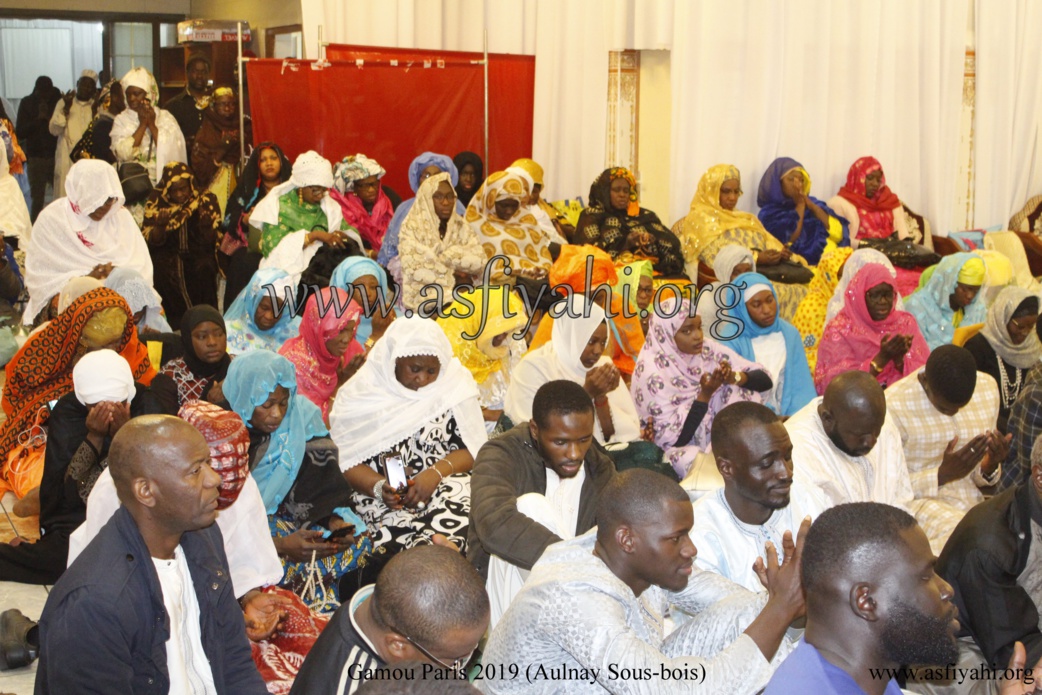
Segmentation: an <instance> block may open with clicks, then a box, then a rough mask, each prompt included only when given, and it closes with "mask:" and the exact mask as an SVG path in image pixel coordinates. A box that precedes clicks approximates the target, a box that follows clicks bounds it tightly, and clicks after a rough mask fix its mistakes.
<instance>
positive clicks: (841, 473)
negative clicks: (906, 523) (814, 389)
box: [785, 396, 914, 512]
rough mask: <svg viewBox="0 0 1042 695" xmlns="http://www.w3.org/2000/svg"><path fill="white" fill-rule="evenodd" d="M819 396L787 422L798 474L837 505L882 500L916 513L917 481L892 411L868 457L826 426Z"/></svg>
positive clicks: (803, 481) (797, 476)
mask: <svg viewBox="0 0 1042 695" xmlns="http://www.w3.org/2000/svg"><path fill="white" fill-rule="evenodd" d="M821 400H822V399H821V397H820V396H819V397H818V398H815V399H814V400H812V401H811V402H810V403H808V404H807V405H805V406H804V407H803V408H801V409H800V410H799V411H798V412H797V413H796V414H795V415H793V416H792V417H791V418H789V419H788V420H787V421H786V422H785V429H786V430H788V431H789V438H790V439H791V440H792V447H793V449H792V463H793V477H794V479H795V480H797V481H799V482H802V483H807V484H812V485H817V486H818V487H819V488H821V490H822V492H824V493H825V495H826V496H827V497H828V498H829V502H831V503H832V504H833V505H836V504H844V503H846V502H881V503H883V504H890V505H893V506H895V507H900V508H902V509H904V510H906V511H909V512H911V511H912V500H913V497H914V495H913V493H912V482H911V479H910V478H909V475H908V466H907V465H906V464H905V454H904V450H903V449H902V448H901V434H900V433H899V432H898V431H897V427H896V426H895V425H894V423H893V421H892V419H891V418H890V416H889V415H887V417H886V420H885V421H884V422H883V428H882V430H880V433H879V439H877V440H876V445H875V446H874V447H873V448H872V451H870V452H868V454H867V455H865V456H848V455H847V454H845V453H843V452H842V451H840V450H839V449H837V448H836V445H835V444H833V443H832V440H831V439H829V437H828V435H827V434H825V430H824V429H823V427H822V425H821V417H820V416H819V415H818V406H819V405H820V404H821Z"/></svg>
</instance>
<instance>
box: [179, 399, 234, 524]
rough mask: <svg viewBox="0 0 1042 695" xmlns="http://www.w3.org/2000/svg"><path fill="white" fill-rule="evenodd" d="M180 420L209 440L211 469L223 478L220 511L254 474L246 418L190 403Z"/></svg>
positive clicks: (204, 404) (183, 407)
mask: <svg viewBox="0 0 1042 695" xmlns="http://www.w3.org/2000/svg"><path fill="white" fill-rule="evenodd" d="M177 415H178V417H180V418H181V419H182V420H184V421H185V422H187V423H188V424H189V425H191V426H192V427H194V428H196V429H197V430H199V433H200V434H202V435H203V437H204V438H205V439H206V443H207V445H209V447H210V467H211V468H213V470H214V472H216V473H217V474H218V475H220V476H221V486H220V488H219V496H218V498H217V508H218V509H227V508H228V507H230V506H232V504H234V503H235V500H236V499H238V497H239V492H241V491H242V486H243V485H245V484H246V476H248V475H249V474H250V433H249V431H248V430H247V429H246V425H245V423H243V421H242V418H241V417H239V416H238V415H237V414H236V413H234V412H232V411H230V410H225V409H224V408H221V407H220V406H216V405H214V404H212V403H207V402H206V401H188V402H187V403H185V404H184V405H183V406H181V410H180V412H178V414H177Z"/></svg>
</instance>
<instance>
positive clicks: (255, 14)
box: [187, 0, 302, 57]
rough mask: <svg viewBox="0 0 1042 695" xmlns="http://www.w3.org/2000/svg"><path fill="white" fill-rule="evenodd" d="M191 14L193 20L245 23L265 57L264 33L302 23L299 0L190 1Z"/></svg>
mask: <svg viewBox="0 0 1042 695" xmlns="http://www.w3.org/2000/svg"><path fill="white" fill-rule="evenodd" d="M187 4H190V5H191V9H190V10H189V12H188V14H189V16H190V17H191V18H192V19H227V20H232V21H237V20H245V21H247V22H249V23H250V31H251V32H252V33H253V50H254V51H256V53H257V55H259V56H261V57H264V51H265V47H264V30H265V29H268V28H270V27H281V26H286V25H288V24H300V23H301V22H302V19H301V11H300V1H299V0H287V1H280V2H277V1H275V0H264V1H262V2H258V1H257V0H190V2H189V3H187Z"/></svg>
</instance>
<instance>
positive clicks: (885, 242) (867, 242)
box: [859, 234, 941, 270]
mask: <svg viewBox="0 0 1042 695" xmlns="http://www.w3.org/2000/svg"><path fill="white" fill-rule="evenodd" d="M861 246H863V247H866V248H870V249H875V250H876V251H879V252H880V253H882V254H883V255H884V256H886V257H887V259H889V260H890V262H891V263H893V264H894V265H895V266H898V267H901V268H907V269H909V270H914V269H915V268H925V267H927V266H931V265H935V264H937V263H940V262H941V256H940V254H937V253H935V252H933V251H931V250H930V249H928V248H926V247H925V246H921V245H919V244H917V243H915V242H914V241H912V240H910V239H898V238H897V235H896V234H895V235H893V236H889V237H887V238H885V239H862V240H861V241H860V242H859V247H861Z"/></svg>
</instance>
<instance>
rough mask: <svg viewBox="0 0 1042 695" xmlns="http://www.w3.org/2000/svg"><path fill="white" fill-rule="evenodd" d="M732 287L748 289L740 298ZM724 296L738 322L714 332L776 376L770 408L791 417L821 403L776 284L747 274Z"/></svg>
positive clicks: (721, 325) (726, 289) (723, 323)
mask: <svg viewBox="0 0 1042 695" xmlns="http://www.w3.org/2000/svg"><path fill="white" fill-rule="evenodd" d="M732 285H733V286H737V287H739V288H744V289H743V290H741V292H742V295H741V297H735V296H734V292H735V290H734V287H732ZM718 292H722V293H723V296H722V297H721V303H723V304H724V305H729V304H734V305H735V307H734V308H733V309H731V310H730V312H729V316H731V317H732V318H733V319H734V321H719V322H718V323H717V324H716V325H714V329H715V330H717V331H718V332H719V335H720V338H722V339H723V341H722V342H723V344H724V345H726V346H727V347H729V348H731V349H732V350H734V351H735V352H737V353H738V354H739V355H741V356H742V357H744V358H745V359H747V360H749V361H750V362H756V363H758V364H761V365H763V366H764V367H765V368H766V370H767V371H768V372H769V373H770V375H771V377H772V378H773V380H774V388H773V389H771V391H770V392H769V393H768V394H766V397H767V401H766V405H767V406H768V407H769V408H771V410H773V411H774V412H776V413H778V414H779V415H781V416H783V417H789V416H791V415H793V414H795V412H796V411H797V410H799V409H800V408H802V407H803V406H805V405H807V404H808V403H810V402H811V401H812V400H813V399H814V398H816V397H817V395H818V393H817V391H815V389H814V378H813V377H812V376H811V373H810V367H809V366H808V365H807V353H806V351H805V350H804V349H803V339H802V337H801V336H800V332H799V331H798V330H796V327H795V326H793V325H792V324H791V323H789V322H788V321H786V320H785V319H782V318H779V316H778V296H777V294H776V293H775V291H774V285H772V284H771V281H770V280H768V279H767V278H766V277H764V276H763V275H760V274H759V273H742V274H741V275H739V276H738V277H736V278H735V279H733V280H732V281H731V285H724V286H722V287H721V288H720V289H719V290H718ZM713 337H714V338H715V337H716V336H713Z"/></svg>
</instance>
